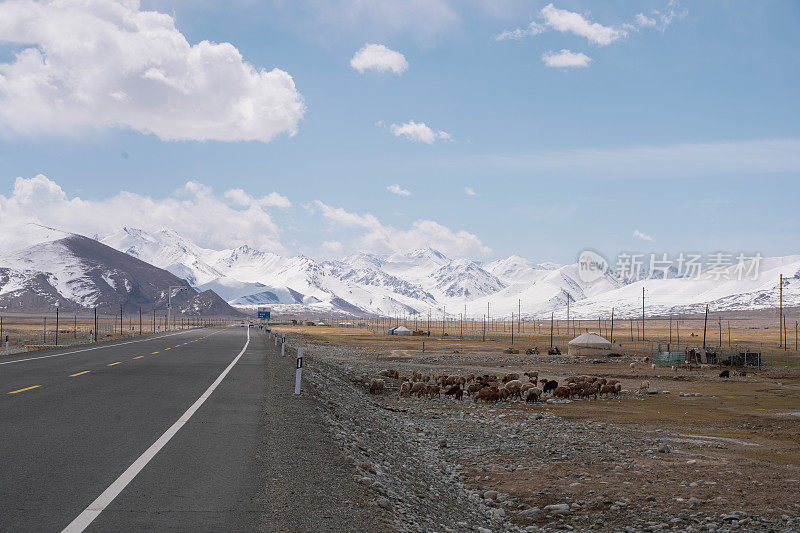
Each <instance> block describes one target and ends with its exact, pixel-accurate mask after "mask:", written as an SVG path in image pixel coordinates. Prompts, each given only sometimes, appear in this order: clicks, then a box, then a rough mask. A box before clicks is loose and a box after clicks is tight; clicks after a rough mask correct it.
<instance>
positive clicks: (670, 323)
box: [667, 313, 672, 351]
mask: <svg viewBox="0 0 800 533" xmlns="http://www.w3.org/2000/svg"><path fill="white" fill-rule="evenodd" d="M671 345H672V314H671V313H670V315H669V346H671ZM667 351H669V350H667Z"/></svg>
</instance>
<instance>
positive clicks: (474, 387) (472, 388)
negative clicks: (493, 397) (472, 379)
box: [467, 383, 483, 396]
mask: <svg viewBox="0 0 800 533" xmlns="http://www.w3.org/2000/svg"><path fill="white" fill-rule="evenodd" d="M482 388H483V387H482V386H481V385H480V384H478V383H470V384H469V385H468V386H467V395H468V396H472V395H473V394H475V393H476V392H478V391H479V390H481V389H482Z"/></svg>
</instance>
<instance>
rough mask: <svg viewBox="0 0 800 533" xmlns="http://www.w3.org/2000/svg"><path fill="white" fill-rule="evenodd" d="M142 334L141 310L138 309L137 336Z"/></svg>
mask: <svg viewBox="0 0 800 533" xmlns="http://www.w3.org/2000/svg"><path fill="white" fill-rule="evenodd" d="M141 334H142V308H141V307H139V335H141Z"/></svg>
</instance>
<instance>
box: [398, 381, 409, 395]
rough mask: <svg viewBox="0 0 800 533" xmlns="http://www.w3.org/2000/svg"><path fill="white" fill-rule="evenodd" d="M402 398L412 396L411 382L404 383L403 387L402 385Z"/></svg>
mask: <svg viewBox="0 0 800 533" xmlns="http://www.w3.org/2000/svg"><path fill="white" fill-rule="evenodd" d="M400 396H411V382H410V381H404V382H403V384H402V385H400Z"/></svg>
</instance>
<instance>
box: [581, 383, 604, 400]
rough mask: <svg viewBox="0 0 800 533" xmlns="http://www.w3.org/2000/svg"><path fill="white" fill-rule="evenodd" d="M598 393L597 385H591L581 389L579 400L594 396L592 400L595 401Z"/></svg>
mask: <svg viewBox="0 0 800 533" xmlns="http://www.w3.org/2000/svg"><path fill="white" fill-rule="evenodd" d="M599 393H600V387H599V385H598V384H596V383H593V384H591V385H589V386H588V387H586V388H585V389H583V390H582V391H581V398H586V399H589V396H594V399H595V400H596V399H597V395H598V394H599Z"/></svg>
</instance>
